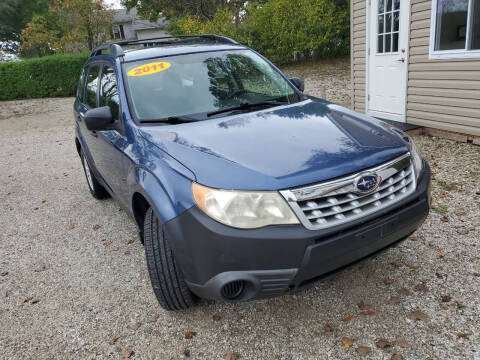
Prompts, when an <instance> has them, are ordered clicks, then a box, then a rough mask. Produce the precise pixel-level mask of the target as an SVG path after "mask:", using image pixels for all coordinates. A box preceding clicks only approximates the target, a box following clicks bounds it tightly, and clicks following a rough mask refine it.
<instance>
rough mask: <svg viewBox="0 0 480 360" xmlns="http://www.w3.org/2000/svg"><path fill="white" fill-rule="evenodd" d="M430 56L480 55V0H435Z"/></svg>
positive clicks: (441, 57) (437, 57)
mask: <svg viewBox="0 0 480 360" xmlns="http://www.w3.org/2000/svg"><path fill="white" fill-rule="evenodd" d="M430 58H431V59H455V58H480V0H432V23H431V32H430Z"/></svg>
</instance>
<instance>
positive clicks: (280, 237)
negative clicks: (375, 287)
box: [165, 163, 430, 301]
mask: <svg viewBox="0 0 480 360" xmlns="http://www.w3.org/2000/svg"><path fill="white" fill-rule="evenodd" d="M429 208H430V168H429V166H428V164H427V163H424V168H423V172H422V174H421V175H420V178H419V180H418V184H417V189H416V191H415V192H414V193H413V194H411V195H410V196H408V197H407V198H405V199H403V200H401V201H399V202H398V203H395V204H393V205H392V206H390V207H388V208H385V209H382V210H380V211H378V212H376V213H374V214H371V215H369V216H365V217H364V218H361V219H358V220H356V221H352V222H350V223H347V224H343V225H341V226H337V227H332V228H328V229H323V230H307V229H306V228H305V227H304V226H303V225H284V226H268V227H265V228H261V229H254V230H241V229H235V228H231V227H228V226H225V225H222V224H220V223H218V222H216V221H214V220H212V219H211V218H209V217H208V216H206V215H205V214H204V213H203V212H202V211H201V210H200V209H198V208H196V207H193V208H191V209H190V210H188V211H186V212H184V213H183V214H182V215H180V216H178V217H177V218H175V219H173V220H171V221H169V222H167V223H166V224H165V233H166V235H167V237H168V238H169V239H170V244H171V246H172V248H173V250H174V253H175V257H176V260H177V262H178V264H179V265H180V268H181V269H182V272H183V274H184V277H185V279H186V281H187V284H188V286H189V287H190V289H191V290H192V291H193V292H194V293H195V294H197V295H198V296H200V297H202V298H207V299H222V300H225V298H224V296H223V295H222V287H223V286H224V285H225V284H227V283H230V282H232V281H236V280H243V281H244V284H246V285H245V286H244V290H243V291H242V293H241V294H240V296H238V297H237V298H235V299H234V300H235V301H239V300H248V299H251V298H259V297H270V296H277V295H281V294H284V293H287V292H289V291H296V290H298V289H300V288H302V287H305V286H308V285H309V284H311V283H313V282H314V281H317V280H320V279H322V278H325V277H327V276H329V275H331V274H332V273H334V272H336V271H338V270H341V269H343V268H345V267H346V266H349V265H351V264H353V263H356V262H358V261H360V260H362V259H365V258H367V257H369V256H372V255H375V254H377V253H378V252H381V251H382V250H385V249H387V248H389V247H391V246H395V245H397V244H398V243H399V242H401V241H402V240H404V239H406V238H407V237H408V236H409V235H411V234H412V233H413V232H414V231H415V230H416V229H418V227H420V225H421V224H422V223H423V221H424V220H425V218H426V217H427V215H428V212H429Z"/></svg>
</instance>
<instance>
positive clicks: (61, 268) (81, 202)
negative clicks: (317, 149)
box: [0, 67, 480, 360]
mask: <svg viewBox="0 0 480 360" xmlns="http://www.w3.org/2000/svg"><path fill="white" fill-rule="evenodd" d="M288 71H289V73H290V72H292V73H295V74H296V75H298V74H306V75H307V76H306V77H307V90H308V89H310V91H312V90H313V92H315V89H316V88H318V81H317V82H315V81H314V80H313V78H314V77H315V78H318V79H322V80H321V83H322V84H327V85H328V84H329V87H328V89H327V90H328V92H327V97H329V98H330V99H333V100H336V101H339V102H342V103H344V104H346V103H348V91H347V83H348V76H349V73H348V69H347V68H346V67H344V68H340V69H337V68H335V67H332V69H330V70H328V67H327V70H326V71H323V70H322V68H315V69H305V68H301V67H300V68H294V69H289V70H288ZM312 74H313V75H312ZM315 74H316V75H315ZM322 76H323V77H322ZM342 79H343V80H342ZM332 84H336V85H332ZM335 86H336V88H335ZM335 89H337V90H335ZM72 102H73V100H72V99H43V100H30V101H16V102H3V103H0V150H1V151H0V358H5V359H16V358H29V359H52V358H56V359H57V358H58V359H94V358H114V359H116V358H120V357H122V356H123V357H127V356H131V358H138V359H183V358H188V357H189V358H192V359H208V360H210V359H229V360H232V359H347V358H348V359H357V358H369V359H390V358H391V359H397V360H398V359H480V346H479V343H480V331H479V323H480V322H479V320H480V319H479V318H480V298H479V292H480V285H479V284H480V224H479V222H480V147H478V146H474V145H470V144H461V143H454V142H451V141H447V140H439V139H435V138H427V137H415V141H416V142H417V143H418V145H419V147H420V148H421V150H422V151H423V154H424V155H425V157H426V158H427V159H428V161H429V162H430V164H431V165H432V169H433V173H434V180H433V196H434V203H433V206H434V209H433V211H432V212H431V214H430V216H429V218H428V219H427V221H426V223H425V224H424V225H423V227H422V228H421V229H420V230H419V231H418V232H417V233H416V234H414V236H412V237H411V238H410V239H409V240H407V241H405V242H404V243H403V244H402V245H401V246H399V247H398V248H395V249H391V250H389V251H388V252H386V253H384V254H382V255H380V256H379V257H377V258H374V259H370V260H367V261H365V262H363V263H361V264H359V265H356V266H354V267H353V268H350V269H348V270H346V271H343V272H341V273H339V274H337V275H336V276H334V277H333V278H331V279H330V280H328V281H325V282H322V283H319V284H317V285H316V286H315V287H313V288H312V289H310V290H307V291H304V292H301V293H298V294H297V295H288V296H283V297H281V298H276V299H272V300H263V301H252V302H247V303H241V304H225V303H213V302H203V303H201V305H200V306H198V307H196V308H193V309H191V310H188V311H185V312H177V313H171V312H165V311H163V310H162V309H161V308H160V307H159V305H158V304H157V302H156V300H155V297H154V295H153V292H152V289H151V287H150V282H149V278H148V274H147V269H146V264H145V259H144V251H143V247H142V245H141V244H140V242H139V241H138V239H137V234H136V228H135V225H134V223H133V221H132V220H130V219H129V218H128V217H127V215H126V214H125V213H124V212H123V211H122V210H120V209H119V206H118V205H116V204H115V203H114V202H113V201H112V200H105V201H97V200H95V199H93V198H92V197H91V196H90V194H89V193H88V189H87V185H86V182H85V179H84V175H83V172H82V169H81V165H80V161H79V159H78V157H77V155H76V152H75V146H74V142H73V121H72Z"/></svg>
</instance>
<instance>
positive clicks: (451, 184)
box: [436, 180, 457, 191]
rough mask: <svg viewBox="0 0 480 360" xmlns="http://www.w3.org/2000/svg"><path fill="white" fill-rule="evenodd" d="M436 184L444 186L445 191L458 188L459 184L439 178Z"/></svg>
mask: <svg viewBox="0 0 480 360" xmlns="http://www.w3.org/2000/svg"><path fill="white" fill-rule="evenodd" d="M436 184H437V186H438V187H440V188H442V189H443V190H445V191H453V190H457V184H456V183H450V184H449V183H447V182H445V181H443V180H437V181H436Z"/></svg>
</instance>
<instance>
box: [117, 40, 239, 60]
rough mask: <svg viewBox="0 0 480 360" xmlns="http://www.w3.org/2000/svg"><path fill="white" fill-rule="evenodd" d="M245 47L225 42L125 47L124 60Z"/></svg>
mask: <svg viewBox="0 0 480 360" xmlns="http://www.w3.org/2000/svg"><path fill="white" fill-rule="evenodd" d="M238 49H245V46H242V45H226V44H194V45H167V46H162V47H148V48H141V49H131V50H130V49H125V62H130V61H137V60H143V59H150V58H155V57H162V56H171V55H180V54H191V53H199V52H208V51H220V50H238Z"/></svg>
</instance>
